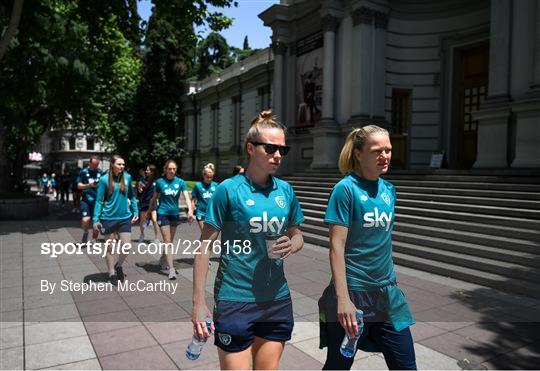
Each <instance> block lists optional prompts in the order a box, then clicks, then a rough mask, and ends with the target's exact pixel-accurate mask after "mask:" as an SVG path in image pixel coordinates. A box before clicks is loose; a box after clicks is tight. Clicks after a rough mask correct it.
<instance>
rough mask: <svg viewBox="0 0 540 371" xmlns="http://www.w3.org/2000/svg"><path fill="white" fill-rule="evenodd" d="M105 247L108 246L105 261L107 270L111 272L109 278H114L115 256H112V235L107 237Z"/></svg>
mask: <svg viewBox="0 0 540 371" xmlns="http://www.w3.org/2000/svg"><path fill="white" fill-rule="evenodd" d="M105 244H106V245H105V246H107V254H106V255H105V261H106V262H107V269H108V270H109V276H114V275H115V274H116V273H115V271H114V256H113V255H112V248H113V243H112V233H110V234H107V235H106V236H105Z"/></svg>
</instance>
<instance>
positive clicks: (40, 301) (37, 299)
mask: <svg viewBox="0 0 540 371" xmlns="http://www.w3.org/2000/svg"><path fill="white" fill-rule="evenodd" d="M60 304H74V302H73V298H72V297H71V294H70V293H69V292H55V293H54V294H52V295H51V294H48V293H45V292H43V293H41V294H39V295H34V296H27V297H25V298H24V308H25V309H34V308H41V307H48V306H51V305H60Z"/></svg>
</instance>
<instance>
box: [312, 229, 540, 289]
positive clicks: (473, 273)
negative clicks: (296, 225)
mask: <svg viewBox="0 0 540 371" xmlns="http://www.w3.org/2000/svg"><path fill="white" fill-rule="evenodd" d="M302 234H303V236H304V241H305V242H307V243H311V244H313V245H317V246H322V247H328V238H327V237H322V236H320V235H317V234H313V233H309V232H303V233H302ZM393 245H394V252H393V254H392V256H393V260H394V263H395V264H398V265H402V266H406V267H411V268H415V269H419V270H422V271H425V272H431V273H436V274H440V275H444V276H447V277H451V278H455V279H460V280H464V281H467V282H474V283H476V284H479V285H484V286H488V287H493V288H496V289H498V290H502V291H509V292H513V293H518V294H522V295H526V296H529V297H534V298H539V299H540V284H538V283H536V282H531V281H525V280H521V279H518V278H514V276H510V277H508V276H504V275H502V274H499V273H493V272H488V271H483V270H479V269H478V267H476V266H474V267H473V268H469V267H464V266H458V265H455V264H451V263H446V262H442V261H436V260H432V259H427V258H425V257H421V256H417V255H413V254H409V253H402V252H399V251H398V250H399V248H400V247H406V246H407V245H408V244H406V243H402V242H394V244H393ZM396 247H397V249H396ZM534 274H536V273H534Z"/></svg>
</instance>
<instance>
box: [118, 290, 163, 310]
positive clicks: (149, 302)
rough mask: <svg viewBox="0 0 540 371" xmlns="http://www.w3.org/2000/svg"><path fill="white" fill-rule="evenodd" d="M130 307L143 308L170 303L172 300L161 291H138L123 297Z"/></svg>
mask: <svg viewBox="0 0 540 371" xmlns="http://www.w3.org/2000/svg"><path fill="white" fill-rule="evenodd" d="M124 300H125V301H126V303H127V304H128V305H129V307H130V308H145V307H153V306H156V305H164V304H172V303H173V301H172V300H171V299H170V298H169V297H168V296H167V295H165V294H163V293H138V294H137V295H133V296H129V297H126V298H124Z"/></svg>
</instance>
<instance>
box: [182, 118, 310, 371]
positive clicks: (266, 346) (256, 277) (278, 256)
mask: <svg viewBox="0 0 540 371" xmlns="http://www.w3.org/2000/svg"><path fill="white" fill-rule="evenodd" d="M244 150H245V152H246V154H247V156H248V157H249V165H248V168H247V170H246V172H245V173H243V174H238V175H236V176H234V177H232V178H229V179H227V180H225V181H223V182H222V183H221V184H220V185H219V186H218V188H217V190H216V193H215V194H214V196H213V197H212V201H211V202H210V204H209V206H208V209H207V211H206V216H205V220H204V227H203V230H202V236H201V240H202V241H203V242H204V243H205V244H206V243H208V242H210V243H211V244H213V242H214V241H215V240H216V239H217V237H218V235H219V233H220V232H221V256H220V263H219V268H218V273H217V277H216V281H215V286H214V298H215V303H214V317H213V319H214V322H213V324H212V327H215V345H216V346H217V347H218V348H219V349H218V354H219V361H220V365H221V368H222V369H249V368H250V366H251V365H252V366H253V369H257V370H259V369H264V370H275V369H277V368H278V366H279V360H280V359H281V355H282V353H283V349H284V348H285V342H286V341H287V340H289V339H290V338H291V333H292V329H293V326H294V320H293V311H292V302H291V296H290V292H289V287H288V285H287V280H286V279H285V274H284V270H283V264H284V261H285V260H286V259H287V258H288V257H289V256H290V255H291V254H293V253H296V252H298V251H300V250H301V249H302V247H303V245H304V240H303V237H302V234H301V232H300V228H299V226H300V223H302V222H303V220H304V216H303V214H302V210H301V209H300V205H299V203H298V200H297V199H296V196H295V194H294V191H293V189H292V187H291V186H290V185H289V184H288V183H287V182H284V181H283V180H280V179H278V178H276V177H274V174H275V173H276V171H277V170H278V168H279V166H280V165H281V162H282V160H283V157H284V156H285V155H286V154H287V153H288V152H289V147H288V146H287V145H286V144H285V130H284V127H283V126H282V125H281V124H280V123H278V122H277V121H276V120H275V118H274V117H272V115H271V112H270V111H264V112H261V113H260V114H259V115H258V116H257V117H255V118H254V119H253V121H252V123H251V127H250V129H249V131H248V133H247V135H246V137H245V144H244ZM267 240H268V242H267ZM267 246H268V247H267ZM209 254H210V250H209V251H203V253H202V254H201V255H196V256H195V263H194V272H193V313H192V322H193V331H194V334H195V335H196V336H198V337H199V338H202V337H208V336H209V332H208V330H207V328H206V325H205V318H207V317H211V313H210V311H209V309H208V307H207V306H206V303H205V286H206V276H207V272H208V260H209V257H210V255H209Z"/></svg>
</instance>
